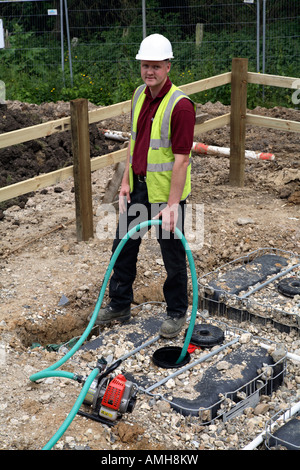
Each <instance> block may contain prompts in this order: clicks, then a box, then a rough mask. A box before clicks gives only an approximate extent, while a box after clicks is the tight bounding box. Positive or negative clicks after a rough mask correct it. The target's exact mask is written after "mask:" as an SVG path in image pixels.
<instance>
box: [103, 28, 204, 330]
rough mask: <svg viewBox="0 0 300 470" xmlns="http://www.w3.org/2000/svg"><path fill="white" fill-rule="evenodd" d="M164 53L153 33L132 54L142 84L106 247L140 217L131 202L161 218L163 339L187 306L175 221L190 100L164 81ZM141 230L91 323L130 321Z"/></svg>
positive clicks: (168, 49) (168, 53) (165, 44)
mask: <svg viewBox="0 0 300 470" xmlns="http://www.w3.org/2000/svg"><path fill="white" fill-rule="evenodd" d="M171 58H173V52H172V46H171V43H170V42H169V40H168V39H167V38H165V37H164V36H161V35H159V34H153V35H151V36H148V37H147V38H145V39H144V40H143V41H142V43H141V45H140V49H139V52H138V54H137V56H136V59H137V60H140V64H141V77H142V79H143V82H144V85H142V86H141V87H138V88H137V90H136V91H135V93H134V95H133V99H132V127H131V141H130V145H129V147H128V156H127V162H126V168H125V171H124V176H123V180H122V183H121V188H120V195H119V208H120V220H119V225H118V229H117V234H116V238H115V240H114V243H113V248H112V251H113V252H114V251H115V249H116V247H117V246H118V243H119V242H120V239H121V238H122V237H123V236H124V235H125V234H126V233H127V231H128V227H129V226H130V227H131V228H132V226H135V225H137V223H140V222H141V220H140V217H139V218H137V213H136V211H134V208H135V207H136V208H141V207H142V209H141V211H140V213H142V214H143V219H144V220H150V219H151V218H156V219H158V218H160V219H161V221H162V222H161V226H159V227H156V229H157V233H158V235H157V238H158V242H159V244H160V248H161V252H162V257H163V260H164V264H165V268H166V271H167V279H166V281H165V283H164V296H165V300H166V304H167V319H166V320H165V321H164V322H163V323H162V325H161V328H160V331H159V333H160V335H161V336H164V337H167V338H172V337H174V336H176V335H177V334H178V333H179V332H180V331H181V329H182V327H183V325H184V323H185V319H186V311H187V308H188V295H187V266H186V253H185V249H184V247H183V245H182V242H181V240H180V239H179V238H178V237H177V236H176V235H175V234H174V232H175V228H176V226H178V227H179V228H180V230H181V232H182V233H184V230H183V219H184V205H185V200H186V198H187V197H188V195H189V193H190V191H191V176H190V174H191V164H190V152H191V148H192V144H193V134H194V125H195V108H194V105H193V103H192V102H191V101H190V99H189V98H188V97H187V96H186V95H184V94H183V93H182V92H181V91H180V90H179V89H178V88H177V87H175V85H173V84H172V83H171V81H170V79H169V76H168V73H169V71H170V68H171V63H170V59H171ZM135 220H136V223H135ZM121 231H122V233H121ZM143 233H144V232H143ZM143 233H137V234H136V235H137V236H136V237H132V238H130V239H129V240H128V241H127V242H126V243H125V245H124V247H123V249H122V250H121V252H120V254H119V256H118V258H117V260H116V262H115V265H114V273H113V275H112V277H111V281H110V286H109V296H110V299H111V300H110V303H109V304H108V305H107V306H106V307H105V308H102V309H100V311H99V314H98V317H97V319H96V324H100V325H101V324H102V325H103V324H104V325H105V324H109V323H110V322H111V321H113V320H118V321H121V322H123V321H127V320H129V318H130V305H131V302H132V300H133V291H132V284H133V282H134V279H135V276H136V262H137V256H138V251H139V246H140V243H141V238H142V235H143Z"/></svg>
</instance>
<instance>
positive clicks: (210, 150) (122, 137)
mask: <svg viewBox="0 0 300 470" xmlns="http://www.w3.org/2000/svg"><path fill="white" fill-rule="evenodd" d="M101 132H102V133H103V135H104V137H106V138H107V139H112V140H117V141H120V142H126V141H128V140H129V139H130V132H122V131H114V130H109V129H104V130H102V131H101ZM192 150H193V151H194V152H196V153H198V154H199V155H223V156H230V148H227V147H217V146H215V145H206V144H204V143H202V142H193V147H192ZM245 157H246V158H249V159H252V160H253V159H254V160H268V161H274V160H275V155H274V154H273V153H267V152H255V151H254V150H245Z"/></svg>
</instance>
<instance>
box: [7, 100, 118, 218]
mask: <svg viewBox="0 0 300 470" xmlns="http://www.w3.org/2000/svg"><path fill="white" fill-rule="evenodd" d="M69 107H70V105H69V103H58V104H55V105H54V104H53V103H45V104H44V105H41V106H37V105H29V104H24V103H20V102H8V103H7V104H5V105H4V104H2V105H0V134H2V133H5V132H11V131H15V130H17V129H22V128H25V127H30V126H35V125H37V124H41V123H42V122H46V121H49V120H55V119H59V118H61V117H65V116H68V115H69ZM91 107H92V105H90V108H91ZM89 131H90V152H91V158H93V157H96V156H98V155H105V154H107V153H109V152H114V151H115V150H118V149H119V148H120V146H119V145H118V144H115V145H111V144H109V143H108V141H107V140H105V137H104V136H103V134H102V133H100V132H99V129H98V127H97V125H96V124H91V125H90V126H89ZM72 164H73V157H72V140H71V133H70V131H66V132H61V133H56V134H53V135H50V136H48V137H44V138H40V139H36V140H31V141H29V142H24V143H22V144H18V145H13V146H11V147H6V148H3V149H0V187H3V186H7V185H10V184H14V183H18V182H19V181H24V180H27V179H30V178H33V177H35V176H37V175H40V174H43V173H49V172H51V171H55V170H58V169H60V168H64V167H66V166H70V165H72ZM29 196H30V195H29V194H27V195H24V196H20V197H19V198H18V199H17V200H13V201H12V200H10V201H6V202H4V203H2V204H1V205H0V208H1V209H2V213H1V212H0V217H3V210H4V209H6V208H8V207H10V206H11V205H14V204H18V205H20V207H24V205H25V204H26V202H27V200H28V197H29Z"/></svg>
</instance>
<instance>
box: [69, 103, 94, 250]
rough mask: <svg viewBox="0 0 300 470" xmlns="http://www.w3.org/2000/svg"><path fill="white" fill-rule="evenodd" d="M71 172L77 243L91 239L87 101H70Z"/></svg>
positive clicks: (91, 220) (91, 218)
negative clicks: (72, 174)
mask: <svg viewBox="0 0 300 470" xmlns="http://www.w3.org/2000/svg"><path fill="white" fill-rule="evenodd" d="M70 111H71V135H72V149H73V172H74V189H75V209H76V233H77V240H78V241H86V240H88V239H89V238H91V237H93V234H94V231H93V207H92V183H91V160H90V135H89V118H88V101H87V100H86V99H76V100H72V101H70Z"/></svg>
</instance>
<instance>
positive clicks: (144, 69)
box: [141, 60, 171, 90]
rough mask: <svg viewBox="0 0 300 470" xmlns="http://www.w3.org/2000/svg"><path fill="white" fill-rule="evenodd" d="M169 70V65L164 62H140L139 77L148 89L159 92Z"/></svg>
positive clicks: (167, 62)
mask: <svg viewBox="0 0 300 470" xmlns="http://www.w3.org/2000/svg"><path fill="white" fill-rule="evenodd" d="M170 68H171V64H170V62H169V61H166V60H160V61H154V60H142V61H141V77H142V79H143V81H144V82H145V83H146V85H148V86H149V88H150V89H156V90H159V89H161V88H162V87H163V85H164V83H165V81H166V79H167V76H168V73H169V71H170Z"/></svg>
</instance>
